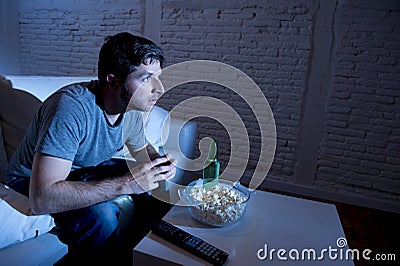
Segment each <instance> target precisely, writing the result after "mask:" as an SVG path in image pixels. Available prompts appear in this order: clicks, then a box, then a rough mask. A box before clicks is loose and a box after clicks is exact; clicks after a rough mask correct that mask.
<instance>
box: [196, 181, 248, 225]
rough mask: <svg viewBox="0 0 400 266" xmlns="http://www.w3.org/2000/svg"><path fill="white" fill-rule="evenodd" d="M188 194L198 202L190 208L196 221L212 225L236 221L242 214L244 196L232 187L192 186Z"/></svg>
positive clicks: (244, 206) (244, 205)
mask: <svg viewBox="0 0 400 266" xmlns="http://www.w3.org/2000/svg"><path fill="white" fill-rule="evenodd" d="M189 195H190V196H191V197H192V198H193V199H196V200H198V201H200V202H202V203H201V204H199V205H195V206H193V207H192V208H191V213H192V216H193V217H194V218H195V219H197V220H198V221H200V222H202V223H206V224H210V225H214V226H224V225H228V224H231V223H235V222H237V221H238V220H239V219H240V218H241V217H242V215H243V214H244V211H245V208H246V204H241V203H243V202H245V201H246V198H245V197H243V196H242V195H241V193H240V192H238V191H235V190H234V189H233V188H228V187H226V186H221V185H216V186H213V187H211V188H207V189H205V188H202V187H194V188H192V189H191V190H190V192H189Z"/></svg>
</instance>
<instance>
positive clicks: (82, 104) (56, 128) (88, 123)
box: [7, 83, 146, 179]
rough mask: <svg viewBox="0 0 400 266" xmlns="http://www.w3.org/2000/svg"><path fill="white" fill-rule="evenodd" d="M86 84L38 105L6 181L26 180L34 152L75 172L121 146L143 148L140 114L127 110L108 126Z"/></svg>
mask: <svg viewBox="0 0 400 266" xmlns="http://www.w3.org/2000/svg"><path fill="white" fill-rule="evenodd" d="M85 85H86V84H84V83H79V84H72V85H69V86H66V87H64V88H62V89H60V90H58V91H57V92H55V93H54V94H53V95H51V96H50V97H49V98H48V99H47V100H46V101H45V102H44V103H43V104H42V105H41V107H40V108H39V110H38V111H37V113H36V114H35V116H34V119H33V121H32V123H31V124H30V126H29V128H28V130H27V132H26V135H25V137H24V139H23V141H22V143H21V145H20V146H19V147H18V149H17V150H16V152H15V154H14V156H13V157H12V159H11V161H10V163H9V165H8V170H7V178H8V179H9V178H12V177H26V178H29V177H30V176H31V169H32V162H33V157H34V154H35V153H36V152H40V153H43V154H46V155H51V156H55V157H58V158H62V159H66V160H69V161H72V170H74V169H78V168H82V167H88V166H95V165H97V164H99V163H101V162H104V161H106V160H109V159H110V158H111V157H112V156H113V155H114V154H115V153H116V151H118V150H120V149H122V147H123V144H126V145H127V146H128V147H130V148H132V149H133V150H138V149H140V148H142V147H143V146H144V145H145V143H146V140H145V135H144V130H143V119H142V115H141V113H140V112H139V111H129V112H127V113H125V114H123V117H122V119H121V120H120V122H118V123H116V125H114V126H113V125H110V124H109V122H108V120H107V118H106V116H105V113H104V111H103V110H102V109H101V108H100V107H99V106H98V105H97V104H96V97H95V95H94V94H93V93H92V92H91V91H89V90H88V88H87V87H86V86H85ZM124 124H125V126H124ZM123 131H124V134H123Z"/></svg>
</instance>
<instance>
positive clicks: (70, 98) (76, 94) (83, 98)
mask: <svg viewBox="0 0 400 266" xmlns="http://www.w3.org/2000/svg"><path fill="white" fill-rule="evenodd" d="M46 101H48V102H57V103H61V104H62V103H64V102H67V103H68V104H69V103H70V102H76V103H78V102H79V103H86V104H95V96H94V94H93V93H92V92H91V91H90V90H88V88H87V83H72V84H69V85H66V86H64V87H62V88H60V89H58V90H57V91H56V92H54V93H53V94H52V95H51V96H50V97H49V98H48V99H47V100H46Z"/></svg>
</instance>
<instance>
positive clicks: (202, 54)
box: [160, 1, 315, 181]
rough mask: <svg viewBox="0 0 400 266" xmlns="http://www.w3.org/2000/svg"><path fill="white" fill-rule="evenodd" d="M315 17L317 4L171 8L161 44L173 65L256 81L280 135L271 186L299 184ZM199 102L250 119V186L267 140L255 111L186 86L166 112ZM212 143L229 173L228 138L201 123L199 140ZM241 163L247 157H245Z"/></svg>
mask: <svg viewBox="0 0 400 266" xmlns="http://www.w3.org/2000/svg"><path fill="white" fill-rule="evenodd" d="M314 11H315V4H314V3H313V1H296V2H293V3H287V2H285V3H282V2H281V1H268V2H266V1H251V3H246V2H244V1H231V2H230V3H226V4H219V7H215V3H214V1H192V5H188V4H183V1H164V2H163V8H162V19H161V22H162V24H161V30H160V33H161V44H162V46H163V47H164V48H165V50H166V52H167V58H168V59H169V60H170V62H169V63H171V64H172V63H178V62H181V61H186V60H188V59H191V60H194V59H205V60H216V61H219V62H223V63H226V64H229V65H232V66H234V67H236V68H238V69H240V70H242V71H244V72H245V73H246V74H247V75H249V76H250V77H251V78H252V79H253V80H254V81H255V82H256V83H257V84H258V85H259V87H260V89H261V90H262V91H263V93H264V95H265V96H266V97H267V99H268V101H269V103H270V105H271V108H272V110H273V113H274V116H275V120H276V128H277V135H278V142H277V150H276V157H275V160H274V163H273V166H272V169H271V171H270V174H269V178H271V179H276V180H285V181H290V180H291V179H292V178H293V171H294V163H295V152H294V151H295V146H296V143H297V140H298V133H299V122H300V121H299V120H300V117H301V105H302V95H303V94H304V89H305V87H306V86H305V84H306V79H307V69H308V58H309V56H310V51H311V38H312V36H311V34H312V16H313V13H314ZM196 95H208V96H212V97H217V98H218V99H221V100H223V101H224V102H226V103H227V104H229V105H230V106H232V107H234V108H235V110H236V112H238V113H239V115H240V116H241V117H242V119H243V121H244V122H245V125H246V127H247V130H248V132H249V136H250V141H251V153H250V160H249V164H248V166H247V171H246V173H245V179H248V178H250V177H251V175H252V173H253V170H254V167H255V166H256V163H257V161H258V158H259V153H260V150H259V149H260V148H259V147H260V132H259V128H258V124H257V121H256V119H255V117H254V115H253V114H252V112H251V110H250V109H249V107H248V106H247V104H246V103H245V102H244V101H243V100H241V98H240V97H239V96H238V95H236V94H235V93H233V92H232V91H230V90H229V89H224V88H221V87H220V86H213V85H212V84H203V85H202V84H190V85H186V86H180V87H179V88H176V89H173V90H172V91H171V93H169V94H167V95H166V96H165V97H163V99H162V101H161V104H162V105H164V106H165V107H167V108H168V107H171V106H174V105H176V104H178V103H179V101H180V100H182V99H185V98H189V97H192V96H196ZM208 108H212V107H208ZM225 120H229V116H228V117H226V119H225ZM217 129H218V130H217ZM205 136H209V137H213V138H216V139H217V140H218V142H219V147H220V150H221V152H220V160H221V163H222V165H223V166H224V165H226V164H227V162H228V160H229V157H230V155H231V154H230V153H229V150H230V141H229V136H228V134H227V132H226V131H225V132H224V130H223V128H222V126H221V125H217V123H215V121H213V120H211V119H208V120H201V121H200V123H199V137H200V138H202V137H205ZM234 156H244V155H241V154H240V150H238V151H236V153H235V154H234Z"/></svg>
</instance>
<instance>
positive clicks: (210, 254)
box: [151, 220, 229, 265]
mask: <svg viewBox="0 0 400 266" xmlns="http://www.w3.org/2000/svg"><path fill="white" fill-rule="evenodd" d="M151 229H152V232H153V233H154V234H156V235H158V236H160V237H162V238H163V239H165V240H167V241H169V242H171V243H172V244H175V245H177V246H178V247H180V248H183V249H184V250H186V251H188V252H190V253H192V254H193V255H196V256H198V257H199V258H202V259H203V260H205V261H207V262H209V263H211V264H213V265H223V264H224V263H225V262H226V260H227V259H228V256H229V254H228V253H226V252H225V251H223V250H221V249H219V248H217V247H215V246H213V245H211V244H210V243H207V242H205V241H204V240H202V239H200V238H198V237H195V236H193V235H192V234H190V233H188V232H186V231H183V230H182V229H180V228H178V227H176V226H174V225H172V224H170V223H168V222H166V221H164V220H161V221H160V222H158V223H154V224H152V226H151Z"/></svg>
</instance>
